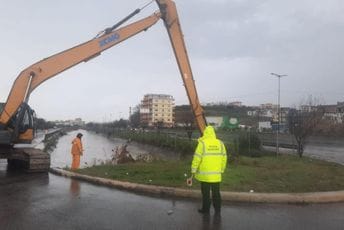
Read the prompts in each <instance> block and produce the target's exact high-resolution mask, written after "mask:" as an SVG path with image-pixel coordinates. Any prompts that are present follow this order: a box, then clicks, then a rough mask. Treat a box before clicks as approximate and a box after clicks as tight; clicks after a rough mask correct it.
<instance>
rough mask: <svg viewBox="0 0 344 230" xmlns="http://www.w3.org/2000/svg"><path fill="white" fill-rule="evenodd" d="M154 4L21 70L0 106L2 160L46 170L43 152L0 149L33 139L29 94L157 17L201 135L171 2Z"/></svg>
mask: <svg viewBox="0 0 344 230" xmlns="http://www.w3.org/2000/svg"><path fill="white" fill-rule="evenodd" d="M155 1H156V3H157V4H158V6H159V9H160V11H159V12H155V13H153V14H152V15H150V16H148V17H146V18H143V19H141V20H139V21H136V22H134V23H131V24H129V25H127V26H123V27H120V28H119V29H117V28H118V27H119V26H121V25H122V24H123V23H124V22H126V21H127V20H128V19H130V18H131V17H132V16H134V15H135V14H137V13H138V12H140V9H137V10H135V11H134V12H132V13H131V14H130V15H128V16H127V17H126V18H124V19H123V20H121V21H120V22H118V23H116V24H115V25H114V26H112V27H110V28H107V29H105V30H104V31H103V32H102V33H101V34H99V35H97V36H96V37H95V38H93V39H91V40H89V41H87V42H85V43H82V44H80V45H77V46H75V47H73V48H70V49H67V50H65V51H62V52H60V53H57V54H55V55H53V56H50V57H48V58H45V59H43V60H41V61H39V62H37V63H35V64H33V65H31V66H29V67H28V68H26V69H24V70H23V71H22V72H21V73H20V74H19V76H18V77H17V78H16V80H15V82H14V84H13V86H12V89H11V91H10V93H9V96H8V98H7V101H6V103H5V104H2V103H0V158H4V156H5V158H8V159H10V160H18V159H19V160H22V161H23V159H24V161H26V163H27V165H28V168H29V169H31V170H32V171H37V168H35V169H33V168H31V166H32V162H41V163H40V164H39V168H38V171H40V170H46V169H47V165H48V163H47V162H48V161H49V164H50V159H49V158H44V153H43V152H40V151H38V150H35V151H33V150H32V149H26V150H22V151H21V150H15V149H14V150H15V151H14V150H13V149H12V150H7V149H5V150H4V148H1V146H11V145H13V144H14V143H30V142H31V141H32V139H33V137H34V121H33V120H34V119H33V117H34V112H33V110H31V108H30V107H29V106H28V104H27V102H28V100H29V97H30V94H31V93H32V92H33V90H35V89H36V88H37V87H38V86H39V85H40V84H42V83H43V82H44V81H46V80H48V79H50V78H52V77H54V76H56V75H57V74H59V73H61V72H63V71H65V70H67V69H69V68H71V67H73V66H75V65H77V64H79V63H81V62H87V61H88V60H90V59H92V58H95V57H97V56H99V55H100V54H101V53H102V52H103V51H105V50H107V49H109V48H111V47H113V46H115V45H117V44H118V43H120V42H122V41H124V40H126V39H128V38H130V37H132V36H134V35H136V34H137V33H140V32H142V31H145V30H147V29H148V28H149V27H151V26H152V25H154V24H155V23H156V22H157V21H158V20H159V19H160V18H161V19H163V21H164V24H165V27H166V29H167V32H168V35H169V38H170V41H171V44H172V48H173V51H174V55H175V58H176V60H177V64H178V67H179V71H180V74H181V77H182V79H183V82H184V86H185V89H186V93H187V96H188V99H189V102H190V104H191V109H192V112H193V114H194V117H195V121H196V124H197V127H198V129H199V130H200V132H201V133H203V130H204V129H205V126H206V120H205V117H204V114H203V110H202V107H201V105H200V102H199V99H198V95H197V90H196V86H195V81H194V78H193V75H192V71H191V66H190V61H189V58H188V54H187V51H186V47H185V42H184V38H183V33H182V30H181V27H180V23H179V18H178V14H177V9H176V5H175V3H174V1H172V0H155ZM8 152H12V153H8ZM14 153H15V154H14ZM8 155H9V157H8ZM20 156H21V157H20ZM33 159H35V160H33ZM42 162H43V163H42Z"/></svg>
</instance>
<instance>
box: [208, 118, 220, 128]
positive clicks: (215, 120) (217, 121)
mask: <svg viewBox="0 0 344 230" xmlns="http://www.w3.org/2000/svg"><path fill="white" fill-rule="evenodd" d="M205 119H206V121H207V124H209V125H211V126H214V128H219V127H220V126H221V124H222V122H223V117H220V116H211V117H210V116H209V117H205Z"/></svg>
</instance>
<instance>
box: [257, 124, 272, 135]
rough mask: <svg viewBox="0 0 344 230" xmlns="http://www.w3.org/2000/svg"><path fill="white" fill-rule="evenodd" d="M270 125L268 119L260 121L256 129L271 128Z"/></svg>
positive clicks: (262, 130) (265, 129)
mask: <svg viewBox="0 0 344 230" xmlns="http://www.w3.org/2000/svg"><path fill="white" fill-rule="evenodd" d="M271 129H272V126H271V122H270V121H260V122H258V131H259V132H264V131H268V130H271Z"/></svg>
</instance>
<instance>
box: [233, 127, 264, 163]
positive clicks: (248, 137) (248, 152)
mask: <svg viewBox="0 0 344 230" xmlns="http://www.w3.org/2000/svg"><path fill="white" fill-rule="evenodd" d="M238 142H239V143H238V144H239V145H238V153H239V154H240V155H243V156H249V157H259V156H261V153H260V149H261V142H260V139H259V137H258V135H257V134H256V133H252V132H248V133H241V134H240V135H239V141H238Z"/></svg>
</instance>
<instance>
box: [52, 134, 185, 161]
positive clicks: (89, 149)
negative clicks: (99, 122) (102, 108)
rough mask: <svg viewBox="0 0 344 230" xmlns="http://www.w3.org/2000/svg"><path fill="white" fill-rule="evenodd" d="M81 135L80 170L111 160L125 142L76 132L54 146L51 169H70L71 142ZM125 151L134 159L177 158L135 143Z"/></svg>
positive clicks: (169, 152)
mask: <svg viewBox="0 0 344 230" xmlns="http://www.w3.org/2000/svg"><path fill="white" fill-rule="evenodd" d="M79 132H80V133H82V134H83V137H82V143H83V146H84V154H83V156H82V157H81V160H80V168H85V167H88V166H92V165H100V164H103V163H105V162H106V161H109V160H111V158H112V156H113V151H112V150H113V149H115V148H116V147H118V146H121V145H123V144H125V143H126V142H127V141H126V140H123V139H119V138H107V137H105V136H103V135H101V134H97V133H94V132H89V131H85V130H76V131H72V132H69V133H67V135H64V136H62V137H61V138H60V139H59V140H58V143H57V145H56V148H55V149H54V150H53V152H52V153H51V154H50V156H51V167H59V168H64V167H67V166H68V167H70V166H71V163H72V155H71V153H70V150H71V147H72V140H73V139H74V138H75V137H76V135H77V134H78V133H79ZM127 150H128V151H129V153H130V154H131V155H132V156H133V158H134V159H135V158H136V157H137V156H138V155H141V154H150V155H152V156H154V158H158V159H166V158H168V159H171V158H172V159H174V158H178V154H176V153H174V152H171V151H165V150H161V149H159V148H156V147H153V146H147V145H141V144H137V143H133V142H131V143H129V144H128V147H127Z"/></svg>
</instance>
